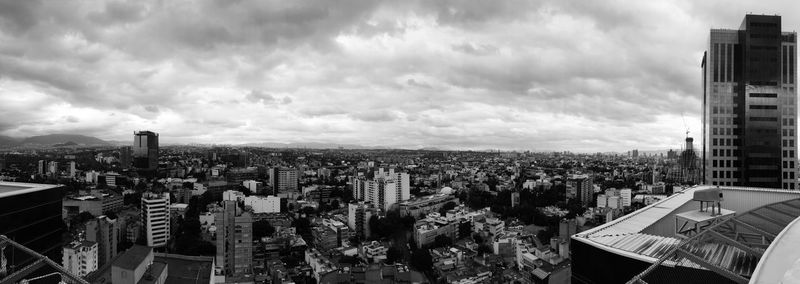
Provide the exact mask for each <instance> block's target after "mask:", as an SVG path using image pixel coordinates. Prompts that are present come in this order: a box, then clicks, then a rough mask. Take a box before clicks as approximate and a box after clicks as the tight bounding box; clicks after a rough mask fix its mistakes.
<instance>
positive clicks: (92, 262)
mask: <svg viewBox="0 0 800 284" xmlns="http://www.w3.org/2000/svg"><path fill="white" fill-rule="evenodd" d="M61 265H62V266H64V268H65V269H67V270H68V271H69V272H72V274H75V275H77V276H81V277H83V276H86V274H89V273H90V272H92V271H95V270H97V268H98V267H99V264H98V261H97V243H95V242H91V241H75V242H72V243H70V244H69V245H67V246H65V247H64V252H63V258H62V259H61Z"/></svg>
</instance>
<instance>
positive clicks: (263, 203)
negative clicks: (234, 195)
mask: <svg viewBox="0 0 800 284" xmlns="http://www.w3.org/2000/svg"><path fill="white" fill-rule="evenodd" d="M244 205H245V206H250V207H251V208H253V213H280V212H281V198H280V197H277V196H272V195H270V196H266V197H265V196H248V197H245V198H244Z"/></svg>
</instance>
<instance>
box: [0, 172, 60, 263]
mask: <svg viewBox="0 0 800 284" xmlns="http://www.w3.org/2000/svg"><path fill="white" fill-rule="evenodd" d="M61 191H62V188H61V187H60V186H57V185H50V184H33V183H19V182H3V181H0V235H5V236H6V237H7V238H8V239H10V240H13V241H15V242H17V243H20V244H21V245H23V246H25V247H27V248H29V249H31V250H33V251H35V252H37V253H39V254H42V255H44V256H46V257H48V258H50V259H51V260H53V261H55V262H56V263H58V262H60V261H61V260H62V256H61V253H62V246H63V243H62V240H61V235H62V233H63V232H64V228H63V221H62V219H61ZM0 253H2V254H3V255H4V256H5V257H4V261H3V262H1V263H0V270H2V271H5V272H6V273H13V272H14V267H17V268H22V267H25V266H27V265H30V264H32V263H33V262H34V261H36V259H35V258H34V257H32V256H31V255H29V254H27V253H23V252H19V251H15V250H14V249H13V248H11V247H10V246H8V247H5V248H4V249H0Z"/></svg>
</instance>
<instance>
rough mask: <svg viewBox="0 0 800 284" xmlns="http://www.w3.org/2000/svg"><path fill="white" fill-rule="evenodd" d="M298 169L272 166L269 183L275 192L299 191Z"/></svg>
mask: <svg viewBox="0 0 800 284" xmlns="http://www.w3.org/2000/svg"><path fill="white" fill-rule="evenodd" d="M298 176H299V174H298V170H297V169H294V168H272V169H270V170H269V184H270V186H272V190H273V194H277V193H282V192H299V191H300V185H299V183H298Z"/></svg>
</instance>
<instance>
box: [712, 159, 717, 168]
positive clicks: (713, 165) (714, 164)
mask: <svg viewBox="0 0 800 284" xmlns="http://www.w3.org/2000/svg"><path fill="white" fill-rule="evenodd" d="M711 164H712V167H715V168H716V167H717V160H712V161H711Z"/></svg>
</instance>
